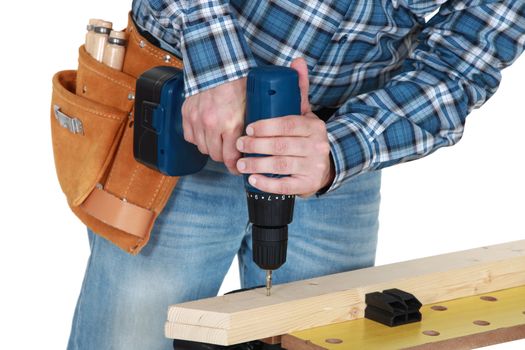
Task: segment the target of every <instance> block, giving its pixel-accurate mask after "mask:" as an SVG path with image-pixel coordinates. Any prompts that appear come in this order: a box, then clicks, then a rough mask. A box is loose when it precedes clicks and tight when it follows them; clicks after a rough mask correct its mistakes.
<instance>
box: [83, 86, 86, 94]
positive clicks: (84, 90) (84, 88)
mask: <svg viewBox="0 0 525 350" xmlns="http://www.w3.org/2000/svg"><path fill="white" fill-rule="evenodd" d="M86 92H87V86H86V85H84V86H82V93H83V94H85V93H86Z"/></svg>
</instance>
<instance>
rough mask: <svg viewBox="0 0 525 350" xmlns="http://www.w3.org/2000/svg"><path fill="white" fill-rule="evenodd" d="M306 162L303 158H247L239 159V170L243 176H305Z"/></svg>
mask: <svg viewBox="0 0 525 350" xmlns="http://www.w3.org/2000/svg"><path fill="white" fill-rule="evenodd" d="M306 161H307V158H303V157H287V156H284V157H283V156H271V157H246V158H241V159H239V161H238V162H237V169H238V170H239V172H241V173H243V174H278V175H292V174H304V173H305V171H306V169H307V168H308V167H307V165H306V164H305V163H306Z"/></svg>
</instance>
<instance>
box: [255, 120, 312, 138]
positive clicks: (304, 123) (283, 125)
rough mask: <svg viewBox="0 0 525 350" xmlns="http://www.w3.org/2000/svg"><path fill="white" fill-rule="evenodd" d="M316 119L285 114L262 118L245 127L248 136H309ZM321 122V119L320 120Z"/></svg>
mask: <svg viewBox="0 0 525 350" xmlns="http://www.w3.org/2000/svg"><path fill="white" fill-rule="evenodd" d="M316 122H317V120H316V119H314V118H304V117H302V116H296V115H287V116H284V117H279V118H272V119H264V120H259V121H256V122H255V123H251V124H250V125H248V127H247V128H246V134H247V135H248V136H256V137H264V136H310V135H311V134H312V133H313V132H314V131H315V129H314V128H315V127H316V125H315V124H316ZM321 122H322V121H321Z"/></svg>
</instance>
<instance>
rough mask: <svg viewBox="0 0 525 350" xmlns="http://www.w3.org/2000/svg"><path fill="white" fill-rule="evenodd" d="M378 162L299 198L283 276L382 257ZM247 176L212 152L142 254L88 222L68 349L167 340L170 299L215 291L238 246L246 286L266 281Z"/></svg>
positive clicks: (131, 347) (152, 348)
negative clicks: (250, 215) (254, 248)
mask: <svg viewBox="0 0 525 350" xmlns="http://www.w3.org/2000/svg"><path fill="white" fill-rule="evenodd" d="M380 178H381V175H380V173H379V172H371V173H367V174H363V175H360V176H357V177H355V178H354V179H351V180H349V181H347V182H345V183H344V184H343V185H342V186H341V187H340V188H339V189H338V190H337V191H333V192H331V193H327V194H326V195H323V196H320V197H315V196H313V197H310V198H308V199H301V198H297V199H296V208H295V215H294V221H293V223H292V224H291V225H290V227H289V242H288V244H289V247H288V260H287V262H286V264H285V265H284V266H283V267H282V268H280V269H279V270H277V271H275V272H274V281H275V283H284V282H289V281H293V280H298V279H304V278H310V277H315V276H319V275H326V274H331V273H337V272H341V271H347V270H352V269H357V268H363V267H368V266H371V265H373V264H374V259H375V250H376V242H377V230H378V212H379V200H380V199H379V196H380V193H379V192H380ZM250 232H251V229H250V227H249V225H248V220H247V208H246V197H245V192H244V187H243V182H242V177H240V176H233V175H231V174H229V173H228V172H227V170H226V168H225V167H224V165H223V164H222V163H216V162H213V161H211V160H210V161H209V162H208V164H207V165H206V167H205V168H204V169H203V170H202V171H201V172H199V173H198V174H195V175H191V176H186V177H184V178H182V179H180V181H179V183H178V184H177V187H176V188H175V190H174V192H173V194H172V196H171V198H170V200H169V201H168V203H167V205H166V207H165V209H164V211H163V212H162V214H161V215H160V216H159V218H158V220H157V222H156V225H155V227H154V229H153V231H152V235H151V239H150V242H149V243H148V245H147V246H146V247H144V249H143V250H142V251H141V253H140V254H138V255H137V256H131V255H129V254H127V253H125V252H123V251H121V250H120V249H119V248H117V247H116V246H114V245H112V244H111V243H109V242H108V241H106V240H105V239H103V238H101V237H100V236H98V235H95V234H94V233H93V232H91V231H89V230H88V235H89V240H90V246H91V256H90V258H89V262H88V265H87V270H86V274H85V277H84V282H83V285H82V290H81V293H80V297H79V299H78V304H77V307H76V310H75V315H74V319H73V325H72V330H71V336H70V339H69V344H68V349H69V350H104V349H108V350H109V349H111V350H135V349H136V350H145V349H147V350H167V349H170V348H171V347H172V341H171V340H169V339H166V338H165V337H164V322H165V321H166V312H167V310H168V306H169V305H171V304H175V303H180V302H184V301H188V300H193V299H199V298H205V297H211V296H215V295H216V294H217V292H218V290H219V287H220V285H221V282H222V280H223V278H224V276H225V274H226V272H227V271H228V268H229V266H230V264H231V262H232V260H233V259H234V257H235V255H236V254H238V259H239V268H240V276H241V285H242V287H252V286H255V285H261V284H263V283H264V281H265V279H264V272H263V271H261V270H260V269H259V268H258V267H257V266H256V265H255V264H254V263H253V262H252V252H251V237H250V236H251V235H250Z"/></svg>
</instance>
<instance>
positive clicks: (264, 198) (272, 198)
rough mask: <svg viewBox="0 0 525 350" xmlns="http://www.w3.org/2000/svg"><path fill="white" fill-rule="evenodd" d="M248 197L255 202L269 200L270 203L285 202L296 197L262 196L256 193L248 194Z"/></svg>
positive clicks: (282, 195)
mask: <svg viewBox="0 0 525 350" xmlns="http://www.w3.org/2000/svg"><path fill="white" fill-rule="evenodd" d="M246 196H247V197H249V198H253V199H255V200H259V199H262V200H267V201H268V202H271V201H279V200H280V201H284V200H286V199H291V198H294V197H295V195H285V194H270V195H262V194H256V193H246Z"/></svg>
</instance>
